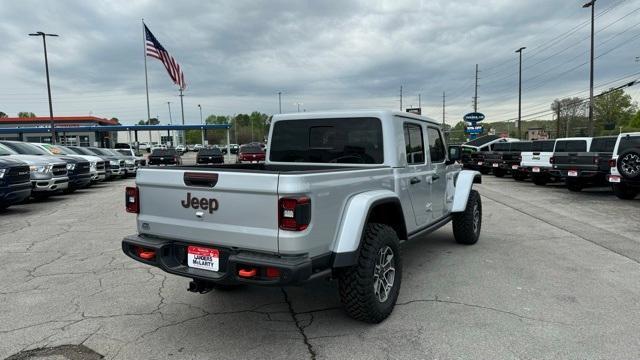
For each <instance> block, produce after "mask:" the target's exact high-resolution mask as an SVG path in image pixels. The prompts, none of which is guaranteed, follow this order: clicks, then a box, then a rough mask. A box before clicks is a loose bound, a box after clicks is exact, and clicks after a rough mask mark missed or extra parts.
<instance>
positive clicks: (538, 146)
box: [531, 140, 556, 152]
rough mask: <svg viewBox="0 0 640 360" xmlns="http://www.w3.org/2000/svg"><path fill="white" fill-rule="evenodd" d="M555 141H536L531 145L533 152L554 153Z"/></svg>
mask: <svg viewBox="0 0 640 360" xmlns="http://www.w3.org/2000/svg"><path fill="white" fill-rule="evenodd" d="M555 143H556V142H555V140H541V141H534V142H533V143H532V145H531V151H542V152H552V151H553V145H555Z"/></svg>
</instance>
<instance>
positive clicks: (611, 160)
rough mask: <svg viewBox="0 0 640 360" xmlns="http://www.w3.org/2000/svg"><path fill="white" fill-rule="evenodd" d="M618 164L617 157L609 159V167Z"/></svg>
mask: <svg viewBox="0 0 640 360" xmlns="http://www.w3.org/2000/svg"><path fill="white" fill-rule="evenodd" d="M616 166H617V164H616V159H609V167H612V168H614V167H616Z"/></svg>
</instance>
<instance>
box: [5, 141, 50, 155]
mask: <svg viewBox="0 0 640 360" xmlns="http://www.w3.org/2000/svg"><path fill="white" fill-rule="evenodd" d="M2 145H4V146H6V147H8V148H10V149H11V150H13V151H15V152H17V153H18V154H22V155H50V154H49V153H47V152H46V151H44V150H42V149H40V148H39V147H37V146H35V145H32V144H28V143H23V142H13V141H5V142H2Z"/></svg>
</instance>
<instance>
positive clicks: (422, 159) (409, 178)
mask: <svg viewBox="0 0 640 360" xmlns="http://www.w3.org/2000/svg"><path fill="white" fill-rule="evenodd" d="M403 131H404V142H405V149H406V158H407V167H406V169H405V171H404V172H403V174H402V175H401V179H402V182H403V187H405V188H406V189H408V192H409V198H410V201H411V207H412V208H413V214H414V217H415V224H416V226H417V227H421V226H423V225H425V224H427V223H428V222H429V221H430V220H431V218H432V216H431V211H432V205H431V202H430V201H429V199H430V198H431V196H430V195H431V194H430V185H429V182H430V177H431V171H430V169H429V166H428V165H427V162H426V156H425V146H424V143H425V142H424V127H423V126H422V124H421V123H420V122H417V121H416V122H412V121H406V122H405V123H404V125H403Z"/></svg>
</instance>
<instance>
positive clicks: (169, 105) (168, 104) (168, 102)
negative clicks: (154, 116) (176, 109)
mask: <svg viewBox="0 0 640 360" xmlns="http://www.w3.org/2000/svg"><path fill="white" fill-rule="evenodd" d="M167 106H168V107H169V124H171V125H173V119H172V118H171V101H167ZM174 145H175V141H174V140H173V137H171V146H174Z"/></svg>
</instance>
